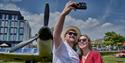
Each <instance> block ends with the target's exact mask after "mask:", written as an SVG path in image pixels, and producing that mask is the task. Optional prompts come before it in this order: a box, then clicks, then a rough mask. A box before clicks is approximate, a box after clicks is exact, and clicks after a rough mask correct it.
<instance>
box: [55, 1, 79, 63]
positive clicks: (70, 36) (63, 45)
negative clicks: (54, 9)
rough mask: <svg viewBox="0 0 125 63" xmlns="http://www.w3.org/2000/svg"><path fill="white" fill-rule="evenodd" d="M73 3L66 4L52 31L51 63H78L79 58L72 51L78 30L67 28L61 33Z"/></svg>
mask: <svg viewBox="0 0 125 63" xmlns="http://www.w3.org/2000/svg"><path fill="white" fill-rule="evenodd" d="M74 5H75V6H76V3H75V2H71V1H70V2H68V3H67V4H66V6H65V8H64V10H63V11H62V12H61V14H60V15H59V17H58V20H57V22H56V24H55V27H54V31H53V63H79V56H78V54H77V53H76V52H75V50H74V49H73V47H74V45H75V44H76V41H77V38H78V37H79V36H80V30H79V29H78V28H77V27H76V26H69V27H67V28H66V29H65V30H64V31H63V32H62V30H63V25H64V21H65V17H66V15H68V14H69V13H70V11H71V10H72V9H74V7H73V6H74Z"/></svg>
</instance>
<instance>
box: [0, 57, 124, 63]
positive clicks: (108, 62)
mask: <svg viewBox="0 0 125 63" xmlns="http://www.w3.org/2000/svg"><path fill="white" fill-rule="evenodd" d="M121 60H122V61H124V62H117V61H121ZM103 61H104V63H125V58H116V57H115V56H112V55H106V56H103ZM0 63H25V62H8V61H0Z"/></svg>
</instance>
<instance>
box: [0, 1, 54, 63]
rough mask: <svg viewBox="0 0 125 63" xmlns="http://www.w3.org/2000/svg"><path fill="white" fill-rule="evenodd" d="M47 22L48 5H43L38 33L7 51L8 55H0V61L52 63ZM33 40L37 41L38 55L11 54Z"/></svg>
mask: <svg viewBox="0 0 125 63" xmlns="http://www.w3.org/2000/svg"><path fill="white" fill-rule="evenodd" d="M48 22H49V4H48V3H47V2H46V3H45V10H44V26H42V27H41V29H40V30H39V32H38V33H37V34H36V35H35V36H34V37H32V38H31V39H29V40H27V41H23V42H21V43H19V44H17V45H16V46H15V47H12V48H11V49H9V51H8V53H0V60H11V61H13V60H14V61H25V63H36V62H42V63H43V62H44V63H46V62H51V61H52V39H53V37H52V32H51V29H50V28H49V27H48ZM34 40H36V41H37V47H38V50H39V52H38V54H26V53H20V54H18V53H13V52H14V51H16V50H18V49H20V48H22V47H24V46H26V45H28V44H30V43H32V42H33V41H34Z"/></svg>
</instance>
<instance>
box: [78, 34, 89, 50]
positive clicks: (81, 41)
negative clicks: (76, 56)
mask: <svg viewBox="0 0 125 63" xmlns="http://www.w3.org/2000/svg"><path fill="white" fill-rule="evenodd" d="M78 45H79V47H80V49H86V48H88V39H87V37H85V36H81V37H80V38H79V40H78Z"/></svg>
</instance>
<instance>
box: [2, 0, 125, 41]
mask: <svg viewBox="0 0 125 63" xmlns="http://www.w3.org/2000/svg"><path fill="white" fill-rule="evenodd" d="M68 1H69V0H0V9H5V10H17V11H20V12H21V14H22V15H23V16H24V18H25V20H28V21H29V23H30V26H31V28H32V36H33V35H34V34H36V33H37V32H38V30H39V29H40V28H41V26H42V24H43V15H44V14H43V12H44V6H45V2H49V5H50V19H49V20H50V22H49V26H50V27H53V26H54V25H55V22H56V19H57V17H58V15H59V14H60V12H61V11H62V10H63V7H64V5H65V3H66V2H68ZM75 1H76V2H83V1H84V2H86V3H87V10H76V11H72V12H71V13H70V14H69V15H68V16H67V17H66V22H65V26H70V25H75V26H78V27H79V28H80V29H81V32H82V34H88V35H89V36H90V37H91V38H92V39H100V38H103V36H104V33H105V32H110V31H115V32H116V33H118V34H121V35H125V26H124V25H125V4H124V3H125V0H75Z"/></svg>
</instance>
